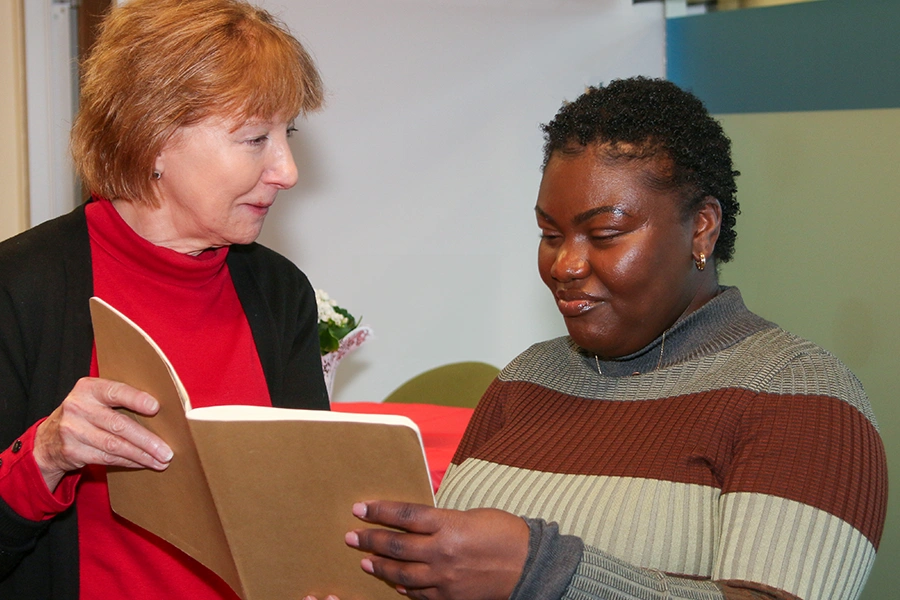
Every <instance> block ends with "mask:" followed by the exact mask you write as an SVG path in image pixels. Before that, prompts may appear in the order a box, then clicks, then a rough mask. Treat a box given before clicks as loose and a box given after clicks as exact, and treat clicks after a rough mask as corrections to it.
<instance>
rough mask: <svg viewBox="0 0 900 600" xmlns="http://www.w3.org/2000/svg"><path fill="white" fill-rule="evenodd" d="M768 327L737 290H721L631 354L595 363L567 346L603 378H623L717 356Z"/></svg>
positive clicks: (767, 323) (589, 357)
mask: <svg viewBox="0 0 900 600" xmlns="http://www.w3.org/2000/svg"><path fill="white" fill-rule="evenodd" d="M771 327H775V325H774V324H773V323H770V322H769V321H766V320H765V319H763V318H761V317H758V316H757V315H755V314H753V313H752V312H750V311H749V310H747V307H746V306H745V305H744V300H743V298H742V297H741V292H740V291H739V290H738V289H737V288H736V287H726V286H721V287H719V293H718V294H717V295H716V296H715V297H714V298H713V299H712V300H710V301H709V302H707V303H706V304H704V305H703V306H701V307H700V308H698V309H697V310H695V311H694V312H692V313H690V314H689V315H687V316H685V317H683V318H682V319H679V320H678V321H676V322H675V324H674V325H672V326H671V327H669V329H667V330H666V332H665V333H664V334H662V335H660V336H659V337H658V338H656V339H655V340H653V341H652V342H651V343H650V344H648V345H647V346H645V347H644V348H642V349H641V350H638V351H637V352H635V353H634V354H629V355H628V356H623V357H621V358H617V359H613V360H599V361H598V360H597V359H596V357H595V356H594V354H593V353H591V352H587V351H586V350H584V349H581V348H578V347H577V346H575V343H574V342H571V341H570V343H571V344H572V345H573V347H574V348H575V349H576V350H577V351H578V352H579V353H581V354H582V355H584V357H585V359H586V360H588V361H590V363H591V366H592V368H594V369H596V368H597V367H598V366H599V369H600V372H601V373H602V374H603V375H608V376H611V377H622V376H626V375H635V374H640V373H648V372H650V371H655V370H656V369H658V368H660V369H662V368H665V367H669V366H672V365H675V364H678V363H680V362H683V361H685V360H689V359H692V358H696V357H697V356H701V355H705V354H710V353H713V352H718V351H720V350H723V349H725V348H727V347H729V346H732V345H734V344H735V343H737V342H739V341H740V340H742V339H744V338H746V337H747V336H748V335H751V334H753V333H756V332H758V331H762V330H764V329H769V328H771Z"/></svg>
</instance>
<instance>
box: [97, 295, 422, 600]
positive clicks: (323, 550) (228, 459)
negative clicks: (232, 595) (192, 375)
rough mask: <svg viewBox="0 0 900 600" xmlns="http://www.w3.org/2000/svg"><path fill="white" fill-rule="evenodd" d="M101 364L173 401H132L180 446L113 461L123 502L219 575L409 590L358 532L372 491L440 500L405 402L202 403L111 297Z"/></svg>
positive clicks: (276, 589) (101, 322) (271, 586)
mask: <svg viewBox="0 0 900 600" xmlns="http://www.w3.org/2000/svg"><path fill="white" fill-rule="evenodd" d="M91 316H92V318H93V323H94V336H95V342H96V347H97V359H98V362H99V366H100V376H101V377H103V378H106V379H112V380H115V381H121V382H124V383H127V384H129V385H131V386H133V387H135V388H138V389H140V390H143V391H146V392H148V393H149V394H151V395H153V396H154V397H155V398H156V399H157V400H159V402H160V405H161V408H160V410H159V413H158V414H157V415H156V416H154V417H150V418H147V417H142V416H140V415H135V414H132V413H129V414H131V415H132V416H133V417H134V418H135V419H137V421H138V422H139V423H141V425H143V426H144V427H146V428H147V429H149V430H150V431H153V432H154V433H156V434H157V435H158V436H160V437H161V438H162V439H164V440H165V441H166V443H168V444H169V446H170V447H171V448H172V450H173V451H174V453H175V456H174V458H173V459H172V462H171V464H170V465H169V467H168V469H166V470H165V471H162V472H157V471H153V470H150V469H115V468H110V469H109V472H108V480H109V496H110V502H111V504H112V508H113V510H114V511H115V512H116V513H117V514H119V515H121V516H122V517H124V518H126V519H128V520H129V521H132V522H134V523H135V524H137V525H139V526H141V527H143V528H145V529H147V530H149V531H151V532H152V533H154V534H156V535H158V536H159V537H161V538H163V539H165V540H167V541H168V542H170V543H172V544H174V545H175V546H177V547H178V548H180V549H181V550H183V551H184V552H185V553H187V554H188V555H190V556H191V557H193V558H194V559H196V560H197V561H199V562H200V563H202V564H203V565H205V566H207V567H208V568H209V569H211V570H212V571H214V572H215V573H216V574H218V575H219V576H220V577H221V578H222V579H223V580H225V582H226V583H228V585H230V586H231V588H232V589H234V591H235V592H237V594H238V595H239V596H240V597H241V598H243V599H244V600H282V599H284V600H289V599H291V600H293V599H298V600H299V599H300V598H303V597H304V596H305V595H306V594H313V595H316V596H317V597H319V598H324V597H325V595H326V594H337V595H338V596H339V597H340V598H341V600H357V599H358V600H363V599H365V600H378V599H382V598H383V599H385V600H388V599H389V600H396V598H397V592H396V591H394V590H393V588H391V587H389V586H388V585H387V584H385V583H382V582H380V581H378V580H377V579H375V578H374V577H372V576H371V575H368V574H366V573H364V572H363V571H362V569H361V568H360V566H359V561H360V559H362V558H363V556H364V555H363V554H362V553H361V552H359V551H357V550H354V549H353V548H349V547H348V546H346V545H345V544H344V534H345V533H346V532H347V531H350V530H351V529H356V528H359V527H363V526H364V524H363V523H361V522H360V521H358V520H357V519H355V518H354V517H353V515H352V514H351V512H350V508H351V506H352V505H353V503H354V502H357V501H360V500H374V499H384V500H401V501H409V502H418V503H424V504H432V505H433V503H434V495H433V493H432V489H431V483H430V478H429V475H428V467H427V465H426V461H425V453H424V450H423V448H422V441H421V436H420V435H419V430H418V428H417V427H416V425H415V424H414V423H413V422H412V421H411V420H410V419H408V418H406V417H402V416H392V415H359V414H350V413H332V412H327V411H314V410H293V409H283V408H273V407H258V406H214V407H205V408H197V409H191V404H190V400H189V398H188V396H187V393H186V392H185V390H184V387H183V386H182V385H181V382H180V381H179V379H178V375H177V374H176V373H175V371H174V370H173V368H172V365H171V364H170V363H169V361H168V359H166V357H165V355H164V354H163V353H162V351H161V350H160V349H159V347H158V346H157V345H156V344H155V343H154V342H153V340H152V339H150V338H149V337H148V336H147V335H146V334H145V333H144V332H143V331H141V329H140V328H139V327H138V326H137V325H135V324H134V323H133V322H131V321H130V320H129V319H128V318H127V317H125V316H124V315H122V314H121V313H119V312H118V311H116V310H115V309H114V308H112V307H111V306H109V305H108V304H106V303H105V302H103V301H102V300H100V299H98V298H92V299H91Z"/></svg>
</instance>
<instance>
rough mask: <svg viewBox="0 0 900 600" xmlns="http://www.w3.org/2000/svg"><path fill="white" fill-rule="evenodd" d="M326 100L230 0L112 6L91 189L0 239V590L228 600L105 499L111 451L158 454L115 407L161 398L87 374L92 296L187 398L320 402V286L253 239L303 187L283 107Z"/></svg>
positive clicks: (85, 145) (78, 147)
mask: <svg viewBox="0 0 900 600" xmlns="http://www.w3.org/2000/svg"><path fill="white" fill-rule="evenodd" d="M321 101H322V89H321V83H320V80H319V75H318V73H317V71H316V68H315V66H314V64H313V62H312V60H311V59H310V57H309V55H308V54H307V52H306V51H305V50H304V48H303V47H302V46H301V45H300V43H299V42H298V41H297V40H296V39H295V38H293V37H292V36H291V35H290V33H289V32H288V31H287V30H286V29H285V27H284V26H282V25H281V24H279V23H278V22H277V21H275V20H274V19H273V18H272V17H271V16H270V15H269V14H267V13H266V12H264V11H262V10H259V9H256V8H254V7H252V6H251V5H249V4H246V3H244V2H241V1H238V0H193V1H192V2H183V1H181V0H132V1H130V2H128V3H125V4H123V5H122V6H120V7H118V8H115V9H113V10H112V12H111V13H110V15H109V16H108V17H107V19H106V20H105V22H104V24H103V27H102V31H101V32H100V35H99V39H98V41H97V44H96V47H95V49H94V50H93V53H92V55H91V57H90V58H89V60H88V61H87V63H86V65H85V70H84V77H83V87H82V95H81V103H80V112H79V115H78V118H77V121H76V123H75V126H74V129H73V132H72V150H73V155H74V160H75V164H76V166H77V168H78V170H79V172H80V173H81V175H82V177H83V181H84V183H85V184H86V186H87V187H88V188H89V189H90V190H91V191H92V192H93V201H91V202H89V203H88V204H87V205H85V206H81V207H79V208H77V209H76V210H75V211H74V212H72V213H71V214H69V215H66V216H63V217H60V218H58V219H56V220H54V221H51V222H49V223H46V224H44V225H41V226H38V227H36V228H34V229H33V230H31V231H28V232H26V233H24V234H21V235H19V236H17V237H15V238H13V239H11V240H9V241H7V242H5V243H3V244H2V245H0V389H2V390H3V391H2V400H0V445H2V446H3V447H5V448H6V450H4V451H3V453H2V456H0V461H2V462H0V597H2V598H17V599H27V598H41V599H47V598H54V599H56V598H60V599H62V598H66V599H73V600H74V599H77V598H89V599H91V600H94V599H98V598H132V599H137V598H148V599H149V598H170V599H171V598H185V599H188V598H190V599H191V600H196V599H200V598H204V599H221V598H234V597H235V596H234V594H233V593H232V592H231V591H230V590H229V589H228V588H227V587H226V586H225V585H224V584H223V583H222V582H221V581H219V580H218V579H217V578H216V577H215V576H213V575H212V574H211V573H210V572H208V571H206V570H205V569H204V568H202V567H201V566H199V565H198V564H197V563H195V562H194V561H192V560H190V559H189V558H187V557H186V556H185V555H184V554H182V553H181V552H179V551H178V550H176V549H174V548H173V547H171V546H169V545H168V544H167V543H165V542H163V541H162V540H160V539H158V538H156V537H154V536H152V535H150V534H148V533H147V532H145V531H143V530H141V529H139V528H136V527H134V526H132V525H130V524H128V523H126V522H124V521H122V520H121V519H118V518H117V517H115V516H114V515H113V514H112V512H111V511H110V507H109V501H108V496H107V491H106V479H105V477H106V476H105V466H106V465H117V466H126V467H145V468H151V469H164V468H166V466H167V464H168V462H169V461H170V460H171V458H172V451H171V450H170V449H169V448H168V446H166V444H165V442H164V441H163V440H161V439H159V438H157V437H155V436H154V435H152V434H150V433H149V432H148V431H146V430H145V429H143V428H141V427H140V426H138V425H137V424H136V423H135V422H134V421H132V420H131V419H128V418H126V417H124V416H123V415H121V414H120V413H118V412H117V411H115V410H113V408H114V407H125V408H128V409H131V410H133V411H136V412H138V413H142V414H145V415H152V414H154V413H155V411H156V410H157V409H158V405H157V402H156V400H155V399H153V398H151V397H149V396H148V395H146V394H143V393H140V392H138V391H137V390H134V389H132V388H129V387H127V386H124V385H121V384H115V383H113V382H110V381H104V380H100V379H97V378H95V377H96V374H97V366H96V360H95V358H94V355H93V352H92V332H91V323H90V316H89V309H88V298H89V297H90V296H91V295H97V296H100V297H102V298H103V299H105V300H106V301H108V302H109V303H110V304H112V305H113V306H115V307H117V308H118V309H119V310H121V311H122V312H123V313H125V314H126V315H128V316H129V317H130V318H131V319H133V320H134V321H135V322H137V323H138V324H139V325H141V327H142V328H143V329H145V330H146V331H147V332H148V333H150V335H152V336H153V337H154V338H155V339H156V340H157V341H158V342H159V344H160V346H161V347H162V349H163V350H164V351H165V353H166V354H167V355H168V357H169V358H170V359H171V361H172V363H173V365H174V366H175V368H176V369H177V370H178V373H179V375H181V376H182V381H183V383H184V385H185V387H186V389H187V390H188V392H189V393H190V396H191V400H192V402H193V403H194V405H195V406H203V405H209V404H223V403H251V404H261V405H269V404H274V405H277V406H289V407H298V408H319V409H327V408H328V400H327V395H326V391H325V385H324V380H323V377H322V370H321V363H320V358H319V350H318V335H317V329H316V327H317V322H316V305H315V296H314V293H313V290H312V288H311V286H310V284H309V282H308V281H307V279H306V277H305V276H304V275H303V274H302V273H301V272H300V271H299V270H298V269H297V268H296V267H295V266H294V265H293V264H291V263H290V262H289V261H288V260H287V259H285V258H283V257H281V256H279V255H277V254H276V253H274V252H272V251H270V250H268V249H266V248H264V247H262V246H259V245H257V244H255V243H254V240H255V239H256V237H257V236H258V235H259V232H260V228H261V227H262V225H263V221H264V220H265V217H266V214H267V213H268V211H269V209H270V208H271V206H272V204H273V202H274V201H275V198H276V195H277V194H278V192H279V191H281V190H283V189H287V188H290V187H291V186H293V185H294V184H295V183H296V181H297V169H296V166H295V164H294V161H293V157H292V155H291V149H290V147H289V145H288V138H289V137H290V135H291V132H292V131H293V126H292V125H293V120H294V118H295V117H297V116H298V115H299V114H301V113H305V112H308V111H311V110H315V109H316V108H318V107H319V105H320V104H321ZM148 501H152V499H148Z"/></svg>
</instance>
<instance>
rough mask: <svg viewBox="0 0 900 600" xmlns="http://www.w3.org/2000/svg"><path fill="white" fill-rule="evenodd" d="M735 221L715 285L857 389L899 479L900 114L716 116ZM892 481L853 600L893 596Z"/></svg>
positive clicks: (895, 514) (899, 550)
mask: <svg viewBox="0 0 900 600" xmlns="http://www.w3.org/2000/svg"><path fill="white" fill-rule="evenodd" d="M722 122H723V125H724V127H725V129H726V131H727V132H728V134H729V135H730V136H731V138H732V141H733V142H734V157H735V163H736V166H737V168H738V170H740V171H741V172H742V173H743V175H741V177H740V178H739V179H738V190H739V192H738V198H739V200H740V202H741V208H742V213H741V215H740V216H739V217H738V224H737V231H738V242H737V251H736V254H735V260H734V262H733V263H731V264H728V265H725V266H724V268H723V270H722V280H723V282H724V283H727V284H734V285H738V286H739V287H740V288H741V290H742V292H743V294H744V299H745V301H746V302H747V305H748V306H749V307H750V308H751V309H752V310H754V311H755V312H757V313H759V314H760V315H762V316H763V317H766V318H768V319H770V320H772V321H775V322H776V323H778V324H779V325H781V326H783V327H785V328H786V329H788V330H790V331H793V332H794V333H797V334H799V335H802V336H804V337H806V338H809V339H811V340H813V341H815V342H817V343H819V344H820V345H822V346H824V347H825V348H827V349H828V350H830V351H832V352H833V353H834V354H836V355H837V356H838V357H839V358H841V360H843V361H844V362H845V363H847V365H849V367H850V368H851V369H852V370H853V371H854V373H856V375H857V376H858V377H859V378H860V380H861V381H862V383H863V385H864V386H865V388H866V391H867V392H868V394H869V397H870V398H871V401H872V406H873V408H874V410H875V415H876V417H877V418H878V422H879V425H880V427H881V435H882V438H883V439H884V443H885V448H886V451H887V455H888V468H889V471H890V472H891V473H893V474H894V475H896V474H897V473H900V403H898V402H897V399H896V398H897V390H898V389H900V368H898V366H897V357H898V356H900V310H898V298H900V268H898V267H897V258H898V257H900V235H898V232H897V229H898V226H900V197H898V196H900V169H898V168H897V157H898V156H900V109H888V110H865V111H828V112H806V113H769V114H748V115H726V116H724V117H722ZM898 567H900V478H898V477H896V476H895V477H892V478H891V481H890V498H889V504H888V521H887V524H886V527H885V532H884V537H883V538H882V542H881V548H880V549H879V552H878V557H877V559H876V562H875V567H874V569H873V571H872V578H871V579H870V581H869V584H868V586H867V587H866V590H865V591H864V592H863V596H862V597H863V599H867V600H874V599H876V598H889V597H892V595H893V594H895V593H896V571H897V568H898Z"/></svg>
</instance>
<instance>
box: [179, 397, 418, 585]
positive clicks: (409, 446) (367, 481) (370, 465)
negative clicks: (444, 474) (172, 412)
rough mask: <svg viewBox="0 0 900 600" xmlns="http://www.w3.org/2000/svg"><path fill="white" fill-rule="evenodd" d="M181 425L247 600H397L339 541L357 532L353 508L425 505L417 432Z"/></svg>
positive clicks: (279, 422)
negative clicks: (187, 430) (383, 503)
mask: <svg viewBox="0 0 900 600" xmlns="http://www.w3.org/2000/svg"><path fill="white" fill-rule="evenodd" d="M205 410H206V409H205V408H203V409H195V410H194V411H192V413H191V416H192V417H193V415H194V414H195V413H200V412H201V411H205ZM276 410H278V409H270V411H276ZM287 412H293V411H287ZM297 412H322V411H297ZM324 414H325V415H333V414H334V413H324ZM342 416H343V417H347V416H350V413H344V414H343V415H342ZM357 416H362V415H357ZM400 419H401V420H405V418H404V417H401V418H400ZM189 422H190V427H191V431H192V432H193V434H194V439H195V442H196V444H197V448H198V450H199V453H200V458H201V460H202V462H203V468H204V469H205V470H206V473H207V477H208V480H209V482H210V489H211V490H212V493H213V498H214V499H215V501H216V506H217V508H218V511H219V515H220V518H221V519H222V524H223V525H224V529H225V533H226V536H227V537H228V541H229V545H230V547H231V549H232V554H233V556H234V560H235V564H236V565H237V568H238V572H239V573H240V576H241V580H242V581H243V583H244V586H245V590H246V592H247V598H248V600H266V599H270V598H302V597H304V596H305V595H306V594H312V595H315V596H316V597H318V598H324V597H325V596H326V595H327V594H336V595H337V596H338V597H339V598H341V600H396V599H397V597H398V594H397V592H396V591H395V590H394V589H393V588H392V587H390V586H388V585H387V584H385V583H384V582H382V581H380V580H378V579H376V578H374V577H372V576H371V575H368V574H367V573H365V572H364V571H363V570H362V569H361V568H360V565H359V563H360V560H361V559H362V558H363V557H364V556H365V555H364V554H363V553H362V552H360V551H358V550H355V549H353V548H350V547H348V546H347V545H346V544H345V543H344V534H345V533H346V532H348V531H350V530H352V529H357V528H359V527H365V526H366V525H365V524H364V523H363V522H362V521H359V520H358V519H356V518H355V517H354V516H353V514H352V513H351V508H352V506H353V504H354V503H355V502H358V501H361V500H375V499H380V500H398V501H406V502H416V503H421V504H429V505H431V506H433V505H434V496H433V492H432V488H431V479H430V476H429V473H428V468H427V466H426V465H425V459H424V451H423V449H422V444H421V441H420V439H419V436H418V433H417V430H414V429H412V428H410V427H408V426H406V425H397V424H385V423H373V422H364V421H359V420H357V421H356V422H354V420H353V419H351V420H347V419H345V418H344V419H332V418H326V419H322V420H308V419H305V418H304V419H295V420H291V419H274V420H258V419H257V420H244V421H240V420H221V421H216V420H207V419H193V418H191V419H190V420H189Z"/></svg>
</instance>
